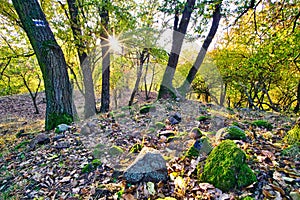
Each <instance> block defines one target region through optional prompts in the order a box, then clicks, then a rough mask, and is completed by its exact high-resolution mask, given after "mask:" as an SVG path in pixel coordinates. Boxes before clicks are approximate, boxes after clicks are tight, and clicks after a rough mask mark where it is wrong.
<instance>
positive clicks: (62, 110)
mask: <svg viewBox="0 0 300 200" xmlns="http://www.w3.org/2000/svg"><path fill="white" fill-rule="evenodd" d="M12 2H13V5H14V7H15V9H16V11H17V14H18V16H19V18H20V20H21V24H22V26H23V28H24V30H25V32H26V34H27V36H28V38H29V40H30V43H31V45H32V47H33V49H34V52H35V54H36V57H37V60H38V63H39V65H40V68H41V71H42V74H43V80H44V86H45V93H46V101H47V106H46V119H45V129H46V130H50V129H52V128H54V127H55V126H56V125H58V124H61V123H71V122H72V121H73V110H72V89H71V84H70V82H69V76H68V71H67V67H66V61H65V59H64V54H63V52H62V50H61V48H60V46H59V45H58V44H57V42H56V40H55V38H54V35H53V33H52V31H51V29H50V27H49V24H48V22H47V20H46V17H45V15H44V13H43V11H42V9H41V7H40V5H39V3H38V1H37V0H13V1H12Z"/></svg>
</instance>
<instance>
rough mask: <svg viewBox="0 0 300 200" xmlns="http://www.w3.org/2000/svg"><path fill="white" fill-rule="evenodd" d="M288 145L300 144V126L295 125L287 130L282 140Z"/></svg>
mask: <svg viewBox="0 0 300 200" xmlns="http://www.w3.org/2000/svg"><path fill="white" fill-rule="evenodd" d="M283 140H284V141H285V142H287V143H288V144H296V143H299V142H300V126H299V125H298V124H297V125H296V126H294V128H292V129H291V130H289V131H288V132H287V134H286V136H285V137H284V139H283Z"/></svg>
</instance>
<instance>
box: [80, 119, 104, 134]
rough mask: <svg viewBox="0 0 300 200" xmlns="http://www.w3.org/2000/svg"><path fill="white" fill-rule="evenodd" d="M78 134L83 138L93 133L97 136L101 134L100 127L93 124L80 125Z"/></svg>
mask: <svg viewBox="0 0 300 200" xmlns="http://www.w3.org/2000/svg"><path fill="white" fill-rule="evenodd" d="M80 133H81V134H82V135H85V136H88V135H90V134H93V133H95V134H99V133H101V127H100V126H99V125H98V124H96V123H94V122H87V123H85V124H83V125H82V127H81V130H80Z"/></svg>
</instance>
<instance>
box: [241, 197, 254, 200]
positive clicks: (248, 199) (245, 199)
mask: <svg viewBox="0 0 300 200" xmlns="http://www.w3.org/2000/svg"><path fill="white" fill-rule="evenodd" d="M242 200H254V198H252V197H250V196H246V197H244V198H242Z"/></svg>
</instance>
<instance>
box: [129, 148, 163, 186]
mask: <svg viewBox="0 0 300 200" xmlns="http://www.w3.org/2000/svg"><path fill="white" fill-rule="evenodd" d="M123 177H124V179H125V180H126V181H127V182H130V183H138V182H149V181H151V182H160V181H166V180H167V178H168V170H167V166H166V161H165V159H164V158H163V157H162V155H161V154H160V153H159V151H158V150H155V149H153V148H149V147H144V148H143V149H142V151H141V152H140V153H139V155H138V156H137V158H136V159H135V161H134V162H133V163H132V164H131V165H130V166H129V167H128V168H127V169H126V170H125V172H124V174H123Z"/></svg>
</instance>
